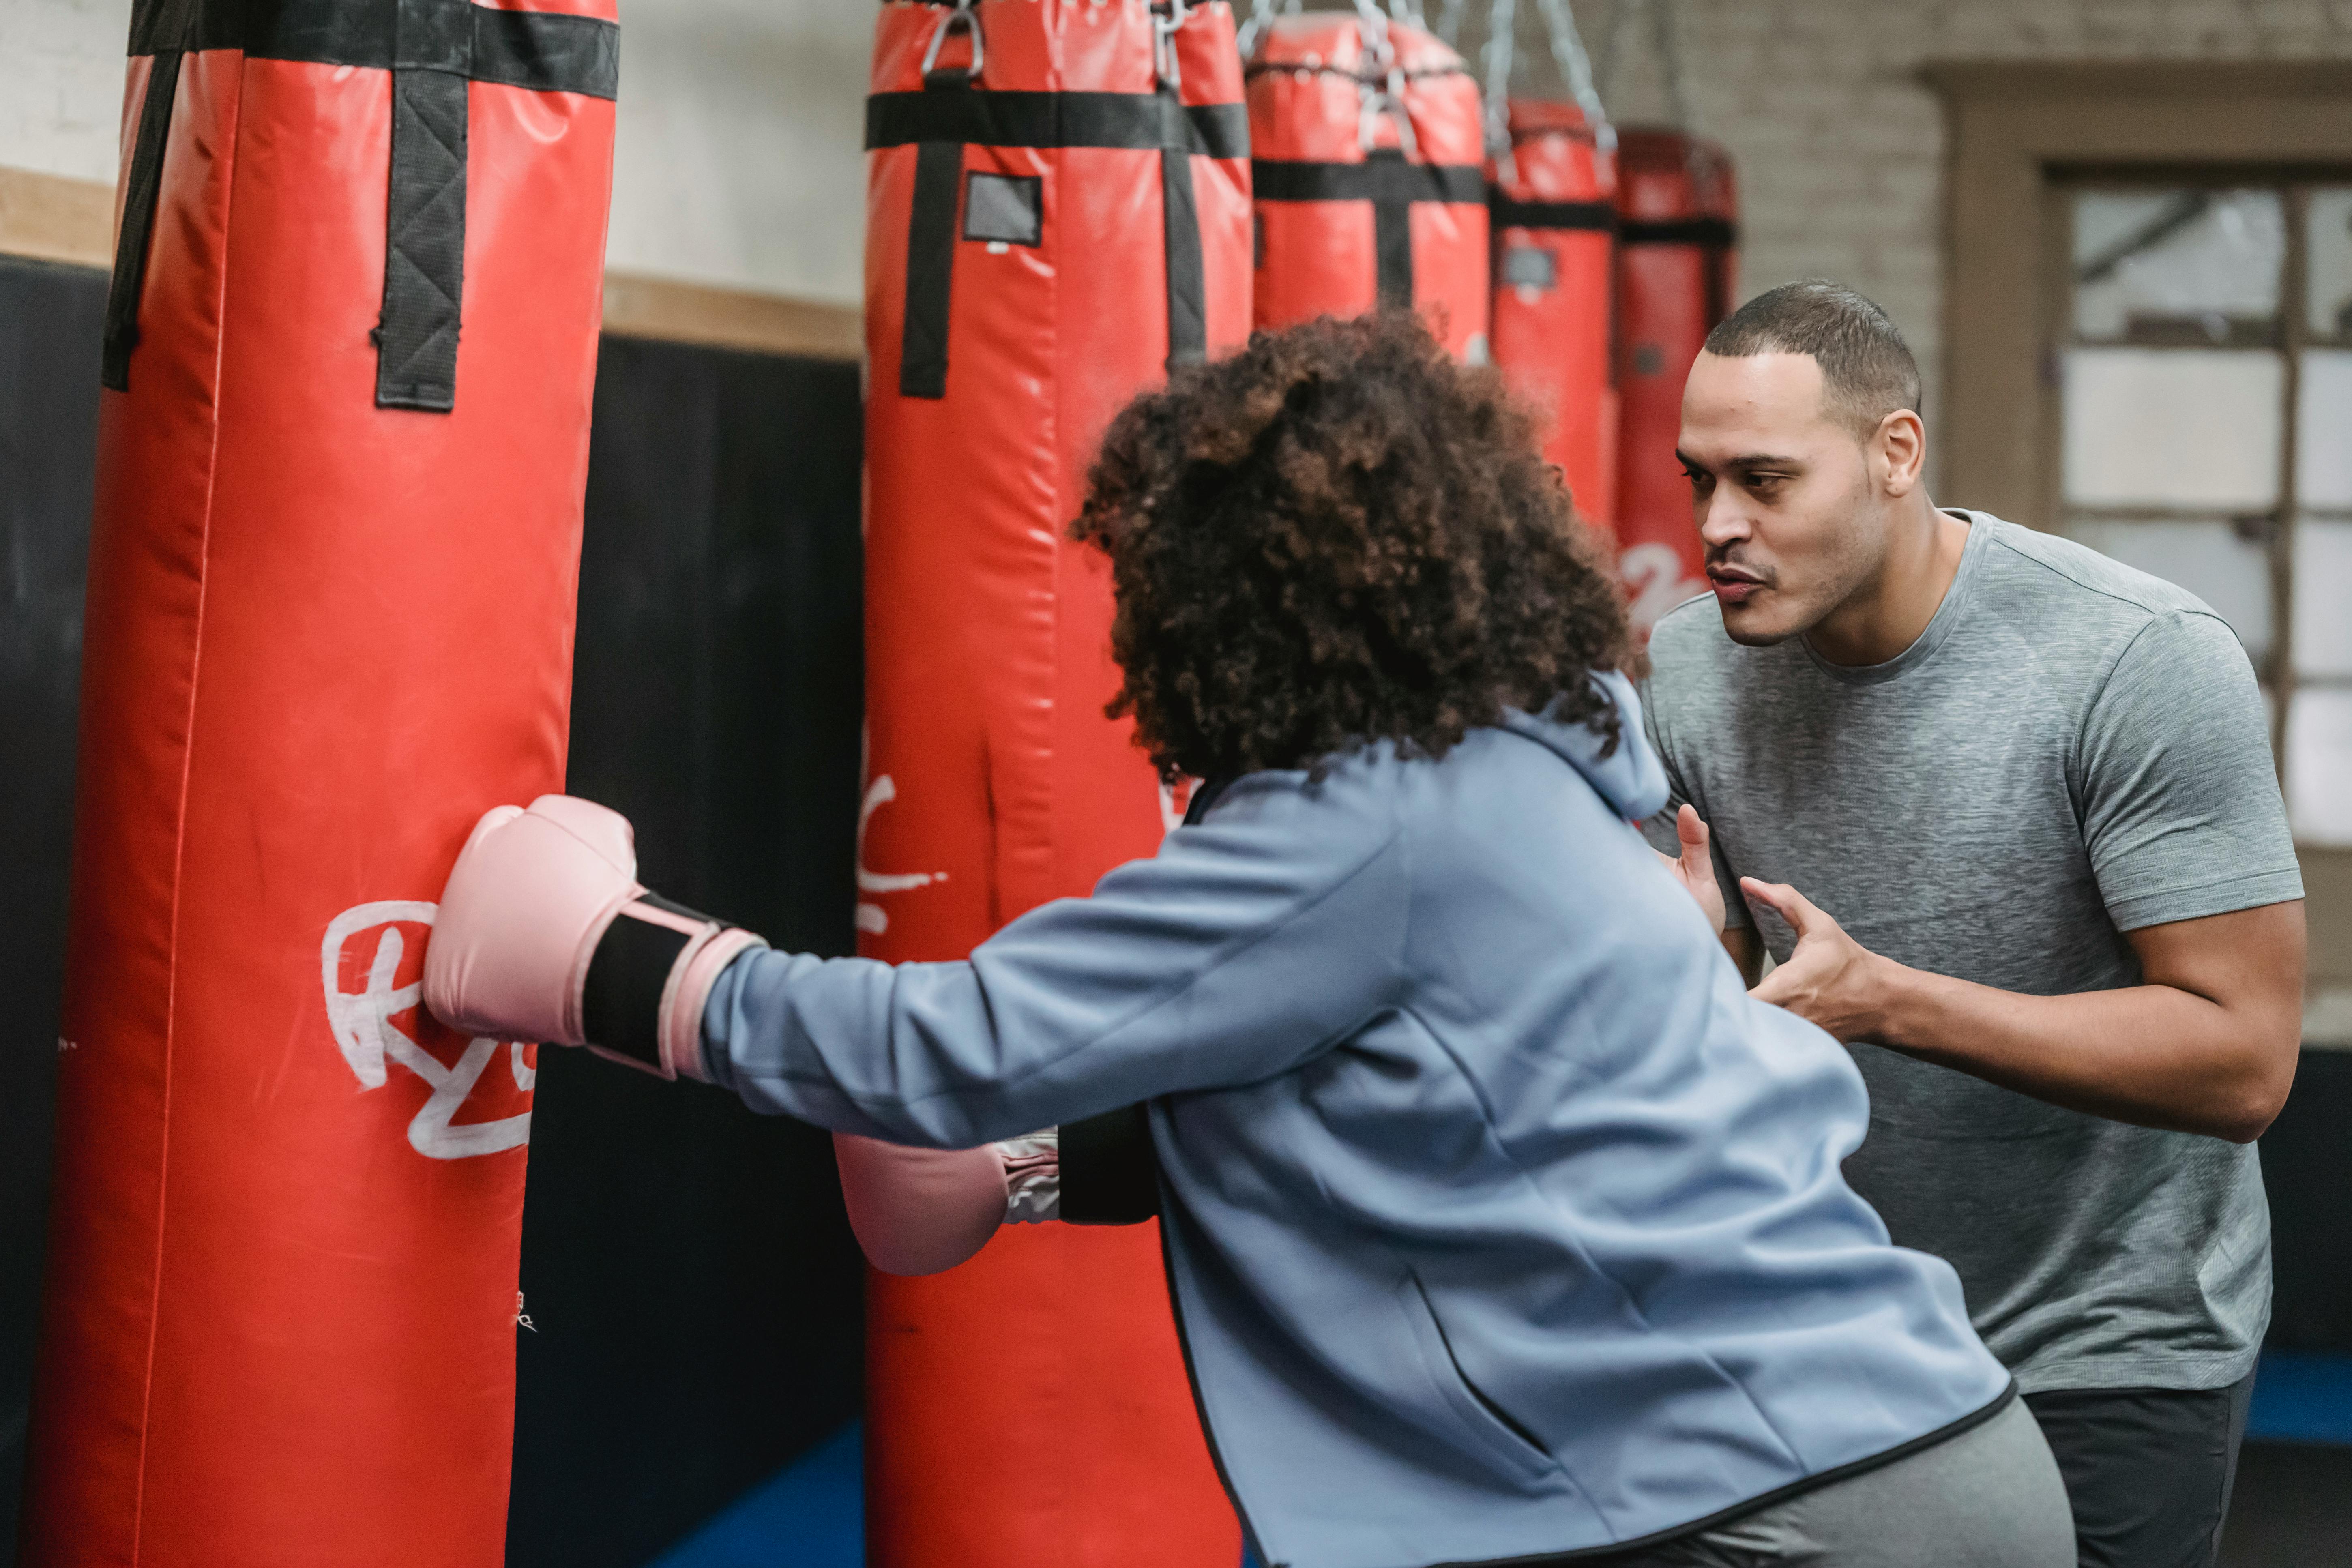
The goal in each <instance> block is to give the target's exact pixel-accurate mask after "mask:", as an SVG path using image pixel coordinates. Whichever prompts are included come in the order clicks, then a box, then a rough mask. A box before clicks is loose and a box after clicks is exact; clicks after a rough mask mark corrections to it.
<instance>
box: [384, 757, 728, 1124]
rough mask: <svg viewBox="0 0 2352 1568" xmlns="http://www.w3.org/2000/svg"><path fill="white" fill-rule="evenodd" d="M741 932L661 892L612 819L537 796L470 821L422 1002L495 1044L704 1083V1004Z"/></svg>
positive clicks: (430, 950) (622, 822) (568, 799)
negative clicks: (532, 1045) (652, 889)
mask: <svg viewBox="0 0 2352 1568" xmlns="http://www.w3.org/2000/svg"><path fill="white" fill-rule="evenodd" d="M765 945H767V944H766V943H764V942H761V940H760V939H759V938H758V937H756V936H753V935H752V934H751V932H750V931H742V930H740V929H738V928H736V927H732V926H728V925H724V924H722V923H720V922H719V921H714V920H712V919H710V917H709V916H708V915H702V914H698V913H696V912H695V911H694V910H689V909H686V908H684V907H682V906H680V905H677V904H673V903H671V902H669V901H668V900H665V899H659V898H656V897H655V896H654V895H652V894H651V893H648V892H646V889H645V887H644V886H643V885H642V884H641V883H639V882H638V880H637V852H636V836H635V834H634V833H633V832H632V831H631V830H630V827H629V823H628V819H627V818H626V817H625V816H622V815H621V814H620V813H619V812H616V811H612V810H608V809H607V808H605V807H604V806H601V805H595V804H594V803H593V802H591V801H585V800H577V799H574V798H573V797H572V796H570V795H541V796H540V797H539V798H538V799H537V800H535V801H533V802H531V803H530V809H529V810H524V809H523V808H521V807H520V806H512V805H501V806H496V807H494V808H492V809H491V810H490V811H488V812H487V813H485V814H484V815H483V817H482V819H481V821H479V822H478V823H476V824H475V825H474V831H473V834H472V836H471V837H468V838H467V840H466V847H464V848H463V849H461V850H459V851H458V852H457V865H456V866H454V867H452V868H450V871H449V880H448V883H447V885H446V886H445V887H444V888H443V889H442V890H441V909H440V912H439V914H438V915H437V916H436V918H435V921H434V924H433V937H432V940H431V942H429V943H428V944H427V946H426V948H425V1007H426V1008H427V1009H428V1010H430V1011H431V1013H432V1014H433V1016H435V1017H436V1018H438V1019H440V1020H441V1021H442V1022H443V1023H445V1024H447V1025H448V1026H451V1027H452V1028H455V1029H459V1030H462V1031H465V1032H467V1033H469V1034H474V1035H487V1036H489V1037H492V1038H495V1039H508V1040H537V1041H541V1042H543V1043H545V1044H549V1045H560V1046H580V1045H584V1046H586V1047H588V1048H589V1049H591V1050H593V1051H594V1052H596V1054H597V1055H599V1056H605V1057H610V1058H613V1059H614V1061H618V1062H625V1063H627V1064H628V1065H629V1066H631V1067H636V1068H644V1069H646V1071H648V1072H652V1073H656V1074H658V1075H660V1076H661V1077H663V1078H667V1079H674V1078H678V1077H681V1076H683V1077H687V1078H694V1079H708V1077H709V1074H708V1073H707V1072H706V1070H705V1069H704V1067H703V1061H702V1005H703V1003H704V1002H705V1001H706V1000H708V999H709V995H710V988H711V986H712V985H714V984H717V983H718V980H719V973H720V972H721V971H722V970H724V969H725V968H726V967H727V965H728V964H729V963H732V962H733V961H734V960H735V959H736V957H737V956H739V955H740V953H742V952H743V951H744V950H745V949H747V948H751V947H764V946H765Z"/></svg>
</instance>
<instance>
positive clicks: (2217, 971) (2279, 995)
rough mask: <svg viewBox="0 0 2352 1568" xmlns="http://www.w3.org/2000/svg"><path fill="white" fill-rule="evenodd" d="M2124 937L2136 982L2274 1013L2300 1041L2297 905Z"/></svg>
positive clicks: (2301, 954) (2300, 916)
mask: <svg viewBox="0 0 2352 1568" xmlns="http://www.w3.org/2000/svg"><path fill="white" fill-rule="evenodd" d="M2125 940H2126V941H2127V942H2130V943H2131V946H2132V952H2134V953H2135V954H2137V957H2138V959H2139V964H2140V977H2141V978H2142V979H2143V980H2146V981H2147V982H2148V983H2149V984H2155V985H2169V986H2172V987H2173V988H2175V989H2176V990H2180V991H2186V992H2189V994H2192V995H2197V996H2202V997H2204V998H2205V999H2206V1000H2207V1001H2209V1002H2216V1003H2220V1004H2221V1005H2223V1006H2225V1007H2231V1008H2239V1007H2247V1008H2253V1009H2257V1010H2265V1011H2269V1012H2273V1013H2275V1014H2277V1015H2278V1016H2279V1020H2280V1021H2281V1022H2282V1023H2284V1024H2285V1025H2286V1026H2288V1027H2289V1029H2290V1030H2291V1032H2293V1033H2294V1034H2296V1035H2297V1036H2300V1033H2301V1025H2302V1016H2303V982H2304V963H2305V931H2304V910H2303V900H2300V899H2292V900H2284V901H2282V902H2279V903H2275V904H2264V905H2262V906H2261V907H2259V908H2256V909H2249V910H2231V911H2230V912H2228V913H2226V914H2218V915H2205V916H2202V917H2200V918H2199V919H2196V920H2185V921H2166V922H2165V923H2163V924H2161V925H2152V926H2143V927H2141V928H2140V929H2139V930H2137V931H2132V932H2131V933H2130V934H2129V935H2128V936H2126V939H2125ZM2298 1043H2300V1042H2299V1040H2298Z"/></svg>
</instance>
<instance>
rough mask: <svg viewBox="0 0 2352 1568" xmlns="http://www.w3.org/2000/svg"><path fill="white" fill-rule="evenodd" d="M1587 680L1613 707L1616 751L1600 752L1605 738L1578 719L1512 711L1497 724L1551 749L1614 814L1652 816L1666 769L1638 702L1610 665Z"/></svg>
mask: <svg viewBox="0 0 2352 1568" xmlns="http://www.w3.org/2000/svg"><path fill="white" fill-rule="evenodd" d="M1592 683H1593V684H1594V685H1595V686H1598V687H1599V688H1601V692H1602V694H1603V695H1605V696H1606V697H1607V698H1608V699H1609V700H1610V701H1611V702H1612V703H1614V704H1615V705H1616V708H1617V749H1616V750H1615V751H1613V752H1610V753H1609V754H1608V755H1607V756H1605V757H1604V756H1602V755H1601V749H1602V748H1603V747H1604V746H1606V745H1607V744H1608V742H1607V741H1606V740H1605V739H1603V738H1602V737H1601V735H1600V734H1598V733H1596V732H1595V731H1593V730H1592V729H1591V727H1590V726H1588V725H1586V724H1584V723H1583V722H1582V721H1577V720H1566V721H1563V720H1559V719H1554V718H1551V717H1549V716H1539V715H1537V714H1533V713H1522V712H1520V711H1519V710H1517V709H1513V710H1510V711H1509V712H1507V713H1506V714H1505V715H1504V716H1503V728H1504V729H1506V730H1508V731H1511V732H1512V733H1514V734H1517V735H1524V736H1526V737H1527V738H1528V740H1530V741H1533V742H1536V744H1538V745H1539V746H1542V747H1543V748H1545V749H1546V750H1547V751H1550V752H1557V753H1558V754H1559V756H1560V757H1561V758H1562V759H1564V760H1565V761H1566V762H1567V763H1568V765H1569V766H1570V767H1572V768H1574V769H1575V770H1576V771H1577V772H1578V773H1582V774H1583V775H1584V777H1585V780H1586V782H1587V783H1589V784H1591V785H1592V787H1593V788H1594V789H1596V790H1599V791H1600V792H1601V798H1602V799H1603V800H1606V801H1607V802H1608V803H1609V804H1610V805H1611V806H1612V807H1613V808H1614V809H1615V810H1616V812H1617V814H1618V815H1619V816H1622V817H1624V818H1626V819H1627V820H1628V821H1631V822H1640V821H1643V820H1644V819H1645V818H1648V817H1653V816H1657V815H1658V813H1659V812H1661V811H1663V810H1664V809H1665V805H1666V769H1665V764H1664V763H1661V762H1660V761H1658V753H1657V752H1655V751H1654V750H1653V749H1652V748H1651V745H1650V738H1649V736H1648V734H1647V733H1645V732H1644V731H1643V728H1642V700H1641V699H1640V698H1639V697H1637V696H1635V695H1634V692H1633V682H1632V681H1630V680H1628V679H1625V678H1624V677H1623V676H1622V675H1621V674H1619V673H1618V672H1617V671H1615V670H1613V669H1612V670H1608V671H1605V672H1603V673H1601V674H1597V675H1595V676H1594V677H1593V678H1592Z"/></svg>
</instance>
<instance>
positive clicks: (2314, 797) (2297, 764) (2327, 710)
mask: <svg viewBox="0 0 2352 1568" xmlns="http://www.w3.org/2000/svg"><path fill="white" fill-rule="evenodd" d="M2286 810H2287V816H2288V817H2289V819H2290V820H2292V821H2293V822H2294V836H2295V837H2296V839H2297V840H2299V841H2300V842H2302V843H2305V844H2318V845H2328V846H2334V847H2347V848H2352V689H2347V688H2344V687H2327V686H2317V687H2310V688H2306V689H2304V690H2301V691H2298V692H2296V693H2295V694H2294V700H2293V701H2291V702H2290V703H2288V705H2287V713H2286Z"/></svg>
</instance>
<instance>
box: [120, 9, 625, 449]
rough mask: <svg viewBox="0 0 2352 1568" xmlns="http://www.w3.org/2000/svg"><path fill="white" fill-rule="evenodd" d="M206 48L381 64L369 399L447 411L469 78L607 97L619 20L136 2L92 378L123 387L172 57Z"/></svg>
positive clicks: (461, 272)
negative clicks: (382, 193) (380, 204)
mask: <svg viewBox="0 0 2352 1568" xmlns="http://www.w3.org/2000/svg"><path fill="white" fill-rule="evenodd" d="M206 49H237V50H242V51H243V52H244V54H245V56H246V58H248V59H270V60H303V61H309V62H311V63H314V64H319V65H334V66H361V67H366V68H373V69H377V70H388V71H390V72H391V73H392V85H393V99H392V105H393V107H392V116H393V118H392V158H391V167H390V169H389V170H388V172H387V180H386V185H387V189H386V203H385V232H384V278H383V315H382V317H381V319H380V321H379V324H378V325H377V327H376V329H375V332H374V338H375V342H376V387H375V401H376V406H378V407H379V408H416V409H423V410H425V411H427V412H430V413H443V414H446V413H447V412H448V411H449V410H450V409H451V408H453V407H455V406H456V405H457V332H458V328H459V325H460V321H461V317H462V314H463V310H462V304H463V300H464V293H465V259H466V126H467V102H466V100H467V83H469V82H476V81H486V82H496V83H499V84H500V85H502V86H506V87H519V88H522V89H527V90H530V91H533V92H576V93H581V94H584V95H585V96H588V97H591V98H611V97H613V96H614V94H615V93H616V92H617V91H618V89H619V83H620V30H619V28H618V27H616V26H614V24H613V23H610V22H605V21H600V20H598V19H597V18H595V17H593V16H565V15H561V14H558V13H555V12H539V11H500V10H494V9H492V8H490V7H489V6H487V5H471V4H469V3H468V0H137V4H136V7H135V9H134V10H133V11H132V13H131V55H132V56H133V57H134V58H135V57H137V56H140V55H149V56H152V57H153V62H154V63H153V64H152V67H151V68H150V70H149V75H148V78H147V90H146V93H145V95H144V96H143V98H142V100H141V102H140V107H139V128H138V131H137V132H136V133H135V135H134V137H133V140H132V142H131V167H130V170H129V171H128V174H127V181H126V188H125V189H124V192H123V200H122V230H121V235H120V237H118V238H117V240H116V242H115V251H114V279H113V282H112V285H111V286H110V289H109V290H108V294H107V301H106V342H105V350H104V355H103V358H102V360H101V362H100V371H99V380H100V383H101V384H104V385H106V386H110V387H111V388H113V389H114V390H115V391H117V392H123V391H128V390H129V389H130V385H131V351H132V350H133V349H135V348H136V347H137V346H138V342H139V302H140V299H141V297H142V294H143V292H144V289H145V282H146V274H147V256H148V251H149V249H150V247H152V243H153V237H154V228H155V207H156V203H157V199H158V195H159V193H160V191H161V188H162V182H163V152H164V148H165V145H166V143H167V141H168V139H169V136H170V133H171V121H172V104H173V98H174V96H175V95H176V92H177V89H178V83H179V77H180V62H181V60H182V59H183V58H184V57H185V56H187V55H189V54H192V53H197V52H201V51H203V50H206Z"/></svg>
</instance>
